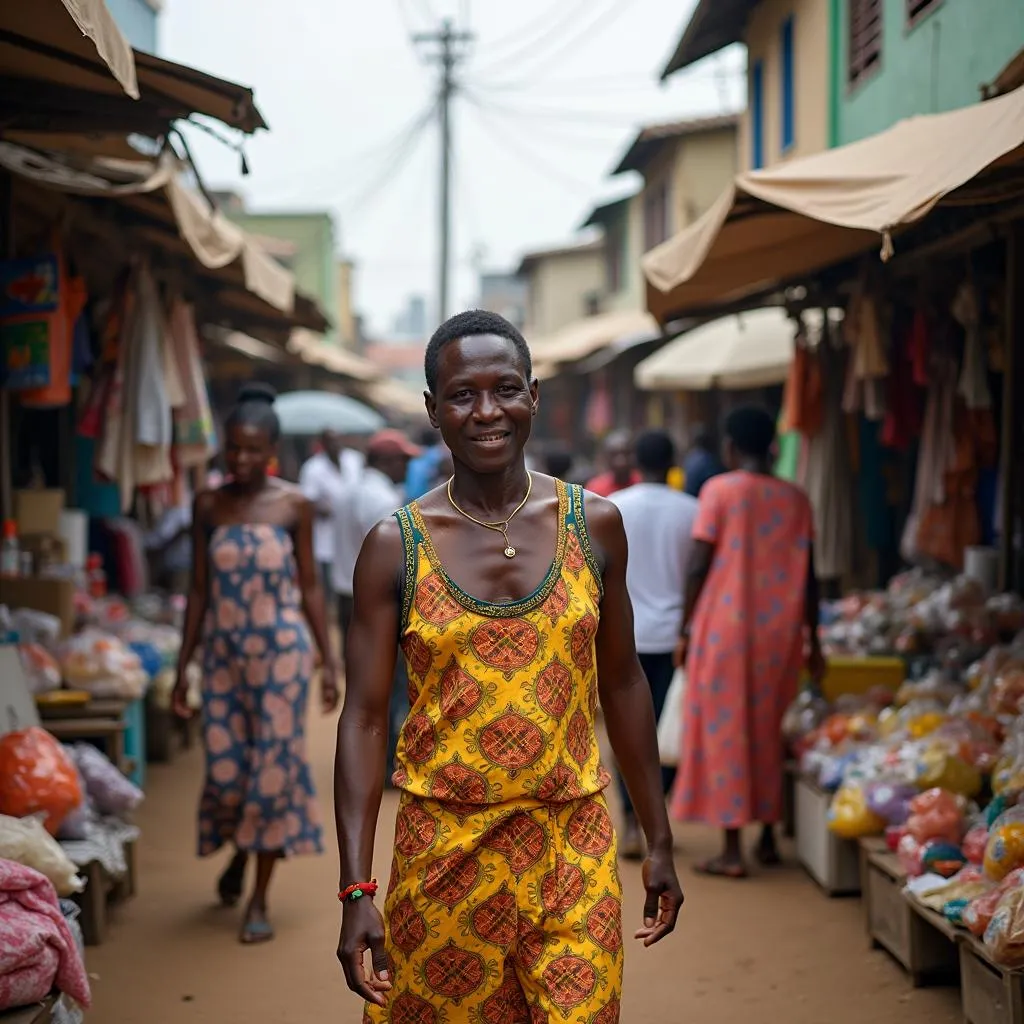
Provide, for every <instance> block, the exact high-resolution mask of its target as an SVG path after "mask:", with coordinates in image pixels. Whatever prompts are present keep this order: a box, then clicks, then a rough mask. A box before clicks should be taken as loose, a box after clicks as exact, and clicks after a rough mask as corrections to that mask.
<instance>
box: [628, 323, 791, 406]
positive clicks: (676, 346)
mask: <svg viewBox="0 0 1024 1024" xmlns="http://www.w3.org/2000/svg"><path fill="white" fill-rule="evenodd" d="M796 332H797V325H796V323H795V322H794V321H793V320H791V319H790V318H789V316H787V314H786V311H785V310H784V309H780V308H769V309H755V310H753V311H752V312H749V313H740V314H737V315H735V316H724V317H722V318H721V319H719V320H712V321H711V322H710V323H706V324H702V325H701V326H700V327H696V328H694V329H693V330H692V331H689V332H687V333H686V334H684V335H682V336H680V337H678V338H676V339H675V341H672V342H669V344H667V345H666V346H665V347H664V348H662V349H660V350H659V351H657V352H655V353H654V355H652V356H649V357H648V358H647V359H645V360H644V361H643V362H642V363H639V364H638V365H637V368H636V370H635V371H634V381H635V383H636V386H637V387H638V388H641V389H642V390H644V391H710V390H711V389H712V388H726V389H729V390H732V389H735V390H742V389H744V388H760V387H767V386H768V385H771V384H782V383H783V382H784V381H785V380H786V377H787V376H788V374H789V366H790V363H792V361H793V339H794V338H795V337H796Z"/></svg>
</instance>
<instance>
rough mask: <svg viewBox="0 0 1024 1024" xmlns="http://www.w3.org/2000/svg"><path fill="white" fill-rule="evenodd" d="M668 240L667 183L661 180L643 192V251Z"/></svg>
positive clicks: (663, 179)
mask: <svg viewBox="0 0 1024 1024" xmlns="http://www.w3.org/2000/svg"><path fill="white" fill-rule="evenodd" d="M666 238H668V181H667V180H666V179H665V178H662V179H661V180H660V181H656V182H654V183H653V184H651V185H648V187H647V188H646V189H645V190H644V250H645V251H646V250H648V249H653V248H654V247H655V246H656V245H661V243H662V242H664V241H665V239H666Z"/></svg>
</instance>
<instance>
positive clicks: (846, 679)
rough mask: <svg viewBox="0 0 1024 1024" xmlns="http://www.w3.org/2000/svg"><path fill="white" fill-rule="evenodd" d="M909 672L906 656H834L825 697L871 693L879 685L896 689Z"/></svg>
mask: <svg viewBox="0 0 1024 1024" xmlns="http://www.w3.org/2000/svg"><path fill="white" fill-rule="evenodd" d="M906 676H907V669H906V665H904V663H903V659H902V658H850V657H832V658H829V659H828V671H827V672H826V673H825V679H824V682H823V683H822V686H821V688H822V692H823V693H824V695H825V698H826V699H827V700H830V701H833V700H835V699H836V698H837V697H841V696H842V695H843V694H848V693H852V694H862V693H867V692H868V690H871V689H873V688H874V687H876V686H884V687H886V688H887V689H890V690H892V691H893V692H895V691H896V690H898V689H899V688H900V686H901V685H902V683H903V680H904V679H906Z"/></svg>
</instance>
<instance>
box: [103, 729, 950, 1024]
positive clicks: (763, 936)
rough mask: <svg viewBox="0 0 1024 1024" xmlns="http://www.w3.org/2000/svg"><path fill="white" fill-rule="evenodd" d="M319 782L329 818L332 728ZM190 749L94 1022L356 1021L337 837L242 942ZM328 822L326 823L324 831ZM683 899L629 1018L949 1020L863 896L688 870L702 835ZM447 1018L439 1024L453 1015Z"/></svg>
mask: <svg viewBox="0 0 1024 1024" xmlns="http://www.w3.org/2000/svg"><path fill="white" fill-rule="evenodd" d="M311 741H312V757H313V762H314V769H315V773H316V779H317V784H318V787H319V790H320V792H321V794H323V796H324V797H325V798H327V799H325V800H324V804H323V810H324V813H325V815H327V816H328V817H329V814H330V807H329V802H328V801H329V794H330V791H331V778H330V773H331V759H332V756H333V727H332V725H330V724H329V723H326V722H322V721H317V722H315V723H314V726H313V730H312V736H311ZM200 768H201V764H200V758H199V756H198V752H192V753H191V754H190V755H188V756H187V757H183V758H179V760H178V761H177V762H176V763H175V764H174V765H172V766H170V767H166V768H160V767H157V768H155V769H153V770H152V772H151V777H150V783H149V787H148V790H149V792H148V798H147V801H146V803H145V805H144V809H143V811H142V813H141V815H140V824H141V826H142V829H143V841H142V844H141V849H140V856H139V895H138V897H137V898H136V899H135V900H134V901H133V902H132V903H131V904H129V905H128V906H126V907H124V908H123V909H122V910H120V911H119V912H118V913H117V914H116V915H115V917H114V920H113V922H112V925H111V928H110V931H109V935H108V939H107V942H106V943H105V944H104V945H103V946H100V947H98V948H95V949H92V950H90V951H89V956H88V968H89V970H90V972H91V973H92V974H93V992H94V1000H95V1005H94V1009H93V1011H92V1012H91V1013H90V1014H89V1016H88V1018H87V1020H88V1021H89V1022H90V1024H262V1022H267V1024H307V1022H312V1021H316V1022H324V1024H327V1022H331V1024H358V1022H359V1020H360V1012H359V1007H358V1005H357V1004H356V1003H355V1001H354V1000H353V999H352V998H350V996H349V993H348V991H347V989H346V988H345V985H344V981H343V979H342V976H341V972H340V969H339V968H338V966H337V963H336V961H335V959H334V948H335V945H336V943H337V924H338V918H339V912H338V909H337V904H336V901H335V890H336V884H337V867H336V855H335V853H334V852H333V845H334V844H333V839H331V840H330V842H329V846H328V851H329V852H328V854H327V856H324V857H320V858H313V859H310V858H307V859H303V860H296V861H294V862H292V863H290V864H285V865H283V866H282V869H281V871H280V874H279V876H278V879H277V882H276V884H275V890H274V893H273V904H272V911H273V917H274V920H275V923H276V926H277V929H278V938H277V940H276V941H275V942H273V943H271V944H270V945H267V946H263V947H242V946H241V945H239V943H238V942H237V941H236V932H237V927H238V918H237V913H236V912H234V911H224V910H219V909H217V908H216V907H215V905H214V900H213V899H212V894H213V888H214V880H215V878H216V875H217V872H218V871H219V869H220V864H221V863H222V862H221V861H219V860H215V861H209V862H200V861H197V860H196V859H195V858H194V857H193V856H192V850H193V846H194V821H193V811H194V806H195V799H196V794H197V792H198V786H199V779H200ZM394 807H395V803H394V801H393V800H391V799H389V800H388V801H387V802H386V805H385V810H384V814H383V815H382V818H383V819H384V820H383V822H382V826H381V829H380V831H379V835H378V842H377V865H376V873H377V876H378V877H379V878H385V879H386V878H387V877H388V868H389V863H388V862H389V856H390V850H391V836H392V825H393V820H394ZM332 832H333V829H331V828H330V826H329V827H328V835H329V836H331V835H332ZM678 841H679V848H680V850H681V851H682V852H681V854H680V857H679V864H680V871H681V877H682V879H683V885H684V887H685V888H686V890H687V904H686V909H685V911H684V917H683V919H682V922H681V928H680V930H679V931H678V932H677V933H676V935H675V936H673V937H671V938H670V939H669V940H667V941H666V942H665V943H663V944H661V945H660V946H658V947H655V948H654V949H651V950H646V951H645V950H643V949H640V948H637V949H629V950H628V956H627V961H626V994H625V999H624V1002H623V1017H622V1019H623V1022H624V1024H665V1022H669V1021H694V1022H698V1024H719V1022H721V1024H727V1022H730V1024H731V1022H733V1021H735V1020H737V1019H746V1020H748V1021H756V1022H760V1021H778V1022H785V1024H862V1022H863V1021H866V1020H869V1021H871V1022H872V1024H897V1022H898V1024H925V1022H928V1024H954V1022H958V1021H960V1020H961V1017H960V1002H959V994H958V992H957V991H956V990H953V989H933V990H918V991H914V990H912V989H911V988H910V985H909V984H908V982H907V981H906V979H905V977H904V975H903V973H902V972H901V971H900V969H899V968H898V967H896V966H895V965H894V964H893V963H892V962H891V961H890V960H889V959H888V958H887V957H886V956H885V955H884V954H883V953H880V952H869V951H868V949H867V941H866V939H865V936H864V925H863V916H862V915H863V908H862V904H861V902H860V901H859V900H828V899H826V898H825V897H824V896H822V895H821V893H820V892H819V891H818V890H817V889H816V888H815V887H814V886H813V885H812V884H811V883H810V882H809V881H807V879H806V878H805V876H804V875H803V873H802V872H801V871H799V870H798V869H797V868H796V867H786V868H783V869H781V870H780V871H778V872H777V873H775V874H771V875H765V876H762V877H758V878H752V879H749V880H747V881H744V882H739V883H736V882H733V883H729V882H722V881H716V880H706V879H697V878H695V877H694V876H693V875H692V873H691V872H690V871H689V868H688V864H689V863H690V862H691V861H692V860H693V859H694V858H696V857H699V856H702V855H705V854H707V853H709V852H710V851H711V849H712V847H713V842H714V840H713V837H712V836H711V835H710V834H709V833H707V832H705V831H704V830H681V831H680V832H679V836H678ZM623 876H624V883H625V886H626V895H627V904H626V926H627V929H631V928H632V926H633V924H634V922H636V923H639V915H640V907H641V899H642V897H641V888H640V875H639V870H638V869H637V868H636V867H634V866H632V865H625V867H624V871H623ZM459 1022H460V1018H457V1017H455V1016H451V1018H450V1020H449V1021H448V1024H459Z"/></svg>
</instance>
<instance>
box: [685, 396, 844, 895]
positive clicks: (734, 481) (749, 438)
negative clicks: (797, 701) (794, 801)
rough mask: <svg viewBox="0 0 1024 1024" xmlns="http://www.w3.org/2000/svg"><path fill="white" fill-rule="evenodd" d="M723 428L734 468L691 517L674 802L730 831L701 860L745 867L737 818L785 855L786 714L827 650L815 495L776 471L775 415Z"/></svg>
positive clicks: (767, 858) (690, 817)
mask: <svg viewBox="0 0 1024 1024" xmlns="http://www.w3.org/2000/svg"><path fill="white" fill-rule="evenodd" d="M725 433H726V441H725V463H726V465H727V466H728V467H729V470H730V471H729V472H727V473H724V474H722V475H720V476H716V477H714V478H713V479H711V480H709V481H708V482H707V483H706V484H705V485H704V488H703V489H702V491H701V496H700V502H699V507H698V511H697V520H696V523H695V524H694V528H693V553H692V556H691V560H690V568H689V578H688V581H687V588H686V606H685V612H684V615H683V627H682V634H681V638H680V640H679V643H678V645H677V649H676V660H677V663H682V661H683V660H684V659H685V661H686V668H687V693H686V703H685V710H684V712H683V723H684V724H683V738H682V746H681V748H680V762H679V772H678V775H677V776H676V782H675V788H674V792H673V797H672V810H673V813H674V814H675V816H676V817H677V818H680V819H682V820H684V821H698V822H704V823H705V824H708V825H714V826H716V827H718V828H721V829H723V830H724V832H725V837H724V846H723V849H722V853H721V854H720V855H719V856H718V857H715V858H713V859H712V860H710V861H707V862H705V863H703V864H700V865H698V870H699V871H701V872H704V873H707V874H712V875H724V876H727V877H729V878H742V877H743V876H744V875H745V874H746V866H745V863H744V859H743V852H742V850H741V848H740V830H741V829H742V828H743V827H744V826H746V825H749V824H752V823H753V822H758V823H760V824H761V826H762V831H761V838H760V841H759V842H758V844H757V847H756V849H755V856H756V858H757V860H758V861H760V863H762V864H765V865H770V864H776V863H778V860H779V854H778V850H777V848H776V845H775V832H774V828H773V826H774V825H775V823H776V822H777V821H778V820H779V818H780V816H781V813H782V745H781V743H780V742H779V731H780V728H781V725H782V716H783V713H784V712H785V709H786V707H787V705H788V704H789V703H790V701H792V699H793V697H794V696H795V695H796V692H797V685H798V680H799V676H800V671H801V669H802V668H803V667H804V665H805V664H806V666H807V668H808V669H809V671H810V673H811V676H812V678H813V679H814V680H815V681H816V682H820V680H821V677H822V674H823V671H824V659H823V658H822V654H821V647H820V646H819V643H818V629H817V627H818V583H817V579H816V578H815V575H814V557H813V551H812V532H813V519H812V513H811V504H810V502H809V501H808V499H807V495H806V494H804V492H803V491H802V490H800V489H799V488H798V487H795V486H794V485H793V484H791V483H788V482H787V481H784V480H778V479H776V478H775V477H773V476H772V474H771V449H772V444H773V442H774V440H775V421H774V420H773V419H772V417H771V416H769V415H768V413H767V412H765V411H764V410H762V409H758V408H754V407H746V408H740V409H736V410H735V411H734V412H732V413H730V415H729V417H728V418H727V420H726V423H725Z"/></svg>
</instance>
